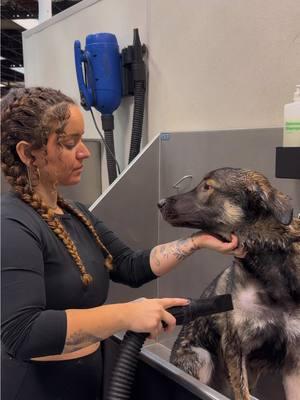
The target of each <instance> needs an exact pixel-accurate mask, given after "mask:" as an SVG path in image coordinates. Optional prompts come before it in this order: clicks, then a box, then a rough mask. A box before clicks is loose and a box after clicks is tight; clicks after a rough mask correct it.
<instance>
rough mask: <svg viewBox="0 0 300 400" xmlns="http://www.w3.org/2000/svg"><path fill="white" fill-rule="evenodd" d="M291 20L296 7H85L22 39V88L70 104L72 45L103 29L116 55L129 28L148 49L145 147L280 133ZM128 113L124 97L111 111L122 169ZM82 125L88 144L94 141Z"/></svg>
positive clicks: (291, 82)
mask: <svg viewBox="0 0 300 400" xmlns="http://www.w3.org/2000/svg"><path fill="white" fill-rule="evenodd" d="M62 17H63V18H62ZM299 21H300V2H299V0H284V1H282V0H251V1H249V0H230V1H229V0H102V1H97V0H85V1H83V2H81V3H78V4H77V5H76V6H74V7H73V8H71V9H68V10H66V11H65V12H64V13H62V14H61V15H57V16H55V17H54V18H52V19H51V20H50V21H47V22H46V23H44V24H42V25H40V26H38V27H37V28H34V29H32V30H31V31H28V32H27V33H25V35H24V53H25V78H26V84H27V85H36V84H42V85H49V86H53V87H57V88H60V89H62V90H63V91H65V92H67V93H68V94H69V95H71V96H73V97H75V98H77V99H78V88H77V82H76V77H75V69H74V56H73V42H74V40H75V39H80V40H81V42H82V46H83V47H84V41H85V37H86V35H87V34H89V33H95V32H105V31H108V32H114V33H115V34H116V35H117V38H118V41H119V45H120V48H122V47H125V46H128V45H129V44H131V43H132V30H133V28H135V27H138V28H139V31H140V36H141V40H142V41H143V42H144V43H146V44H147V46H148V49H149V56H148V57H149V58H148V70H149V87H148V103H147V112H146V115H145V124H144V125H145V131H146V137H147V140H150V139H151V138H152V137H154V136H155V135H156V134H158V133H160V132H162V131H191V130H192V131H193V130H202V129H228V128H253V127H274V126H282V115H283V105H284V104H285V103H287V102H289V101H290V100H291V98H292V93H293V91H294V86H295V85H296V84H297V83H300V24H299ZM131 113H132V100H129V99H127V100H126V101H125V102H124V103H123V104H122V106H121V107H120V109H119V110H118V111H117V112H116V113H115V124H116V129H115V138H116V139H115V140H116V152H117V156H118V158H119V159H120V161H121V165H122V166H124V165H125V164H126V160H127V157H128V145H129V139H130V129H131ZM85 119H86V126H87V130H86V131H87V137H90V138H91V137H97V133H96V131H95V129H94V128H93V126H92V124H91V120H90V116H89V114H87V113H86V115H85ZM103 170H105V168H103ZM104 187H105V183H104Z"/></svg>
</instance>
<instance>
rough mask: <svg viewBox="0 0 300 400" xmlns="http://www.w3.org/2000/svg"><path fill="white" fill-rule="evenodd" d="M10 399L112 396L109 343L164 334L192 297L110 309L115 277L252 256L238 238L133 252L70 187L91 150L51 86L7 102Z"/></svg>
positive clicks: (5, 302)
mask: <svg viewBox="0 0 300 400" xmlns="http://www.w3.org/2000/svg"><path fill="white" fill-rule="evenodd" d="M1 119H2V143H1V153H2V171H3V173H4V175H5V177H6V178H7V180H8V182H9V183H10V185H11V188H12V191H11V192H10V193H8V194H6V195H4V196H3V198H2V228H3V234H2V343H3V350H2V354H3V358H4V360H3V371H4V372H3V381H2V388H3V394H2V396H3V397H2V398H3V400H10V399H24V400H27V399H29V398H30V399H32V398H36V399H40V400H44V399H47V400H48V399H49V400H50V399H72V400H74V399H85V400H89V399H93V400H95V399H96V398H98V399H100V398H101V394H100V392H101V366H102V361H101V351H100V342H101V340H103V339H106V338H108V337H109V336H111V335H112V334H114V333H116V332H118V331H121V330H128V329H130V330H133V331H136V332H149V333H150V335H151V337H152V338H154V337H156V336H157V335H158V334H159V333H160V332H161V331H162V329H163V328H162V321H164V322H166V324H167V326H168V327H167V329H166V330H167V331H169V332H171V331H172V330H173V328H174V326H175V319H174V317H173V316H172V315H171V314H169V313H168V311H166V310H167V308H168V307H172V306H178V305H185V304H187V300H186V299H145V300H144V301H141V302H129V303H122V304H111V305H103V303H104V302H105V300H106V298H107V292H108V284H109V279H112V280H113V281H116V282H121V283H124V284H126V285H129V286H132V287H137V286H140V285H142V284H144V283H146V282H149V281H151V280H152V279H155V278H156V277H158V276H162V275H164V274H166V273H167V272H169V271H170V270H172V269H173V268H174V267H175V266H176V264H177V263H178V262H179V261H180V260H182V259H183V258H185V257H186V256H188V255H190V254H191V253H192V252H194V251H195V250H197V249H201V248H204V247H206V248H212V249H214V250H217V251H219V252H223V253H229V252H232V251H233V250H234V249H236V250H235V253H234V254H236V255H237V254H240V253H239V249H237V239H236V238H235V237H234V238H233V240H232V242H231V243H222V242H220V241H218V240H217V239H215V238H213V237H211V236H209V235H207V234H197V235H193V236H192V237H189V238H187V239H185V240H178V241H175V242H172V243H167V244H164V245H160V246H156V247H155V248H153V249H152V250H146V251H132V250H130V249H129V248H128V247H127V246H126V245H124V244H123V243H122V242H121V241H120V240H119V239H118V238H117V237H116V236H115V235H114V234H113V233H112V232H111V231H110V230H109V229H107V228H106V227H105V225H104V224H103V223H102V222H101V221H99V220H97V219H96V218H95V217H94V216H93V215H92V214H91V213H90V212H89V211H88V209H87V208H86V207H84V206H83V205H82V204H80V203H72V202H67V201H65V200H64V199H63V198H62V197H60V196H59V195H58V187H59V186H61V185H62V186H63V185H74V184H76V183H78V182H79V181H80V176H81V172H82V169H83V162H84V160H85V159H86V158H88V157H89V155H90V153H89V150H88V149H87V148H86V146H85V145H84V143H83V142H82V136H83V133H84V123H83V117H82V114H81V111H80V109H79V107H78V106H77V105H76V104H75V103H74V101H73V100H72V99H70V98H69V97H67V96H66V95H64V94H62V93H61V92H60V91H57V90H53V89H49V88H28V89H27V88H26V89H14V90H12V91H10V93H9V94H8V95H7V96H6V97H5V98H4V99H3V100H2V111H1Z"/></svg>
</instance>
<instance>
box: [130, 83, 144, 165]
mask: <svg viewBox="0 0 300 400" xmlns="http://www.w3.org/2000/svg"><path fill="white" fill-rule="evenodd" d="M144 104H145V83H144V82H136V84H135V89H134V110H133V121H132V134H131V143H130V151H129V163H130V162H131V161H132V160H133V159H134V158H135V157H136V156H137V155H138V153H139V151H140V147H141V139H142V130H143V119H144Z"/></svg>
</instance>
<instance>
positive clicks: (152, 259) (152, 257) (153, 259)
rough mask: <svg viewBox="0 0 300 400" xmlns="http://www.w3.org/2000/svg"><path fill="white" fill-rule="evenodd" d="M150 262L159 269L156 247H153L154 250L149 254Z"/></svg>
mask: <svg viewBox="0 0 300 400" xmlns="http://www.w3.org/2000/svg"><path fill="white" fill-rule="evenodd" d="M150 262H151V263H153V264H155V265H156V266H157V267H160V261H159V258H158V256H157V248H156V247H154V249H152V251H151V253H150Z"/></svg>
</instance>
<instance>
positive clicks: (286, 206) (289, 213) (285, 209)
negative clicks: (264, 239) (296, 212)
mask: <svg viewBox="0 0 300 400" xmlns="http://www.w3.org/2000/svg"><path fill="white" fill-rule="evenodd" d="M269 209H270V211H271V212H272V214H273V215H274V217H275V218H276V219H277V221H279V222H280V223H281V224H283V225H289V224H290V223H291V221H292V218H293V208H292V205H291V203H290V199H289V197H288V196H286V195H285V194H283V193H281V192H279V190H277V189H273V190H272V192H271V195H270V198H269Z"/></svg>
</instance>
